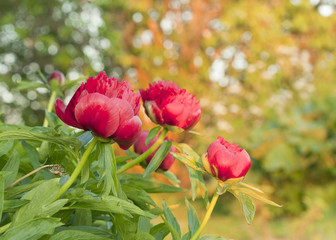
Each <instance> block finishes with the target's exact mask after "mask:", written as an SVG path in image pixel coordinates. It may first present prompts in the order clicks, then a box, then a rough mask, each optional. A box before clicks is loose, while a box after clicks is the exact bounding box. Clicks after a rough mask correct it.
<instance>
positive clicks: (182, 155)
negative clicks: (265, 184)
mask: <svg viewBox="0 0 336 240" xmlns="http://www.w3.org/2000/svg"><path fill="white" fill-rule="evenodd" d="M57 76H60V74H59V73H57V74H54V75H52V76H51V77H50V79H56V80H57V78H58V77H57ZM45 82H46V84H47V85H46V86H45V87H47V88H49V90H50V92H51V95H50V100H49V104H48V107H47V111H46V116H45V121H44V123H43V126H42V127H39V126H36V127H27V126H19V125H9V124H1V125H0V143H1V145H0V160H1V163H2V169H1V172H0V213H1V216H2V218H1V226H0V234H1V237H2V239H20V240H22V239H29V240H31V239H50V240H57V239H164V238H165V237H167V236H168V237H169V238H173V239H174V240H177V239H183V240H189V239H190V240H196V239H209V238H210V237H209V236H203V237H201V234H202V231H203V229H204V228H205V226H206V224H207V222H208V220H209V218H210V216H211V213H212V211H213V209H214V207H215V205H216V202H217V199H218V198H219V196H220V195H222V194H224V193H225V192H230V193H232V194H233V195H234V196H235V197H236V198H237V199H238V200H239V202H240V203H241V205H242V209H243V212H244V214H245V217H246V220H247V221H248V223H251V222H252V220H253V216H254V212H255V206H254V204H253V200H252V198H256V199H259V200H262V201H263V202H265V203H268V204H271V205H274V206H279V205H277V204H276V203H274V202H272V201H270V200H268V199H267V198H266V196H265V195H264V194H263V192H262V191H261V190H259V189H256V188H254V187H252V186H250V185H248V184H246V183H244V182H243V180H244V176H245V174H246V173H247V171H248V170H249V168H250V165H251V160H250V157H249V154H248V153H247V152H246V151H245V150H243V149H240V148H238V146H237V145H235V144H230V143H228V142H226V141H225V140H224V139H223V138H221V137H218V139H217V140H215V141H214V142H213V143H212V144H211V145H210V146H209V149H208V152H207V153H205V154H203V157H200V155H199V153H197V152H196V151H195V150H193V149H192V148H191V147H190V146H189V145H187V144H186V143H177V142H173V141H172V140H169V139H168V138H167V137H166V135H167V133H168V131H170V130H176V128H179V129H183V130H184V131H188V130H190V129H192V128H193V127H194V126H195V124H196V123H197V122H198V121H199V120H200V117H201V107H200V105H199V102H198V101H197V100H196V98H195V96H193V95H192V94H191V93H188V92H186V90H184V89H180V88H179V87H178V86H177V85H176V84H175V83H172V82H165V81H159V82H155V83H152V84H151V85H150V86H149V88H148V89H147V90H143V89H141V90H140V93H141V98H142V101H143V104H144V107H145V108H146V113H147V114H148V116H149V117H150V118H151V119H152V121H153V122H154V123H157V124H159V126H156V127H154V128H152V129H151V130H150V131H149V132H147V131H142V132H141V128H142V124H141V120H140V118H139V117H138V113H139V108H140V94H139V93H134V91H133V90H132V89H131V88H130V85H129V84H128V83H127V82H124V81H118V80H117V79H115V78H109V77H108V76H107V75H106V74H105V72H101V73H99V74H98V75H97V76H96V77H90V78H88V79H87V81H86V82H85V83H82V84H81V85H80V87H79V88H78V89H77V91H76V92H75V94H74V95H73V97H72V98H71V100H70V102H69V104H68V105H67V106H65V105H64V103H63V102H62V101H61V100H59V99H58V100H57V101H56V102H55V99H56V95H57V94H60V95H61V94H62V92H63V90H65V89H67V88H69V87H71V86H72V85H74V84H75V83H76V82H77V81H74V82H73V83H71V82H70V83H63V82H59V84H51V82H52V81H50V82H49V83H48V81H45ZM53 106H55V111H56V114H55V113H53V112H52V107H53ZM64 123H65V124H66V125H70V126H72V127H74V128H78V129H81V130H80V131H78V130H74V129H73V128H69V127H68V126H66V125H65V124H64ZM179 132H180V133H179V134H185V133H183V131H182V132H181V131H179ZM114 142H116V143H117V144H118V145H119V147H120V148H121V149H122V150H124V154H123V155H122V156H116V155H115V153H114V148H112V145H113V143H114ZM134 143H135V145H134V152H133V151H131V149H132V148H131V146H132V145H133V144H134ZM174 158H176V159H177V160H179V161H180V162H181V163H182V164H184V165H185V166H186V168H187V169H188V172H189V176H190V181H191V185H192V188H191V191H192V200H195V198H196V197H200V198H202V199H203V200H204V201H205V202H206V203H207V201H208V197H207V188H206V184H205V181H204V179H203V176H204V174H208V175H210V176H212V177H214V178H215V179H216V180H217V182H218V186H217V190H216V192H215V193H213V197H212V199H211V202H210V203H208V208H207V213H206V214H205V216H204V217H202V218H201V219H202V220H201V221H199V218H198V217H199V216H197V214H196V211H195V209H194V208H193V206H192V204H190V203H189V202H188V201H186V204H187V207H188V217H189V221H188V223H189V231H188V232H186V233H184V234H183V235H182V233H181V228H180V226H179V223H178V220H177V219H176V218H175V217H174V215H173V213H172V212H171V210H170V209H169V207H168V205H167V204H166V203H165V202H164V201H163V203H162V206H163V208H160V207H159V206H158V205H157V203H156V202H154V201H153V199H152V198H151V195H150V193H174V192H179V191H182V190H183V189H181V188H180V187H179V186H178V183H179V182H178V179H177V178H176V177H175V176H174V175H173V174H172V173H171V172H169V171H168V170H169V168H170V166H171V164H172V163H173V161H174ZM144 162H146V163H147V164H143V163H144ZM138 164H142V165H145V171H144V173H143V174H131V173H127V172H126V171H127V170H128V169H130V168H132V167H133V166H135V165H138ZM157 169H161V170H164V171H158V172H157V174H163V175H164V176H165V177H166V178H168V179H169V180H170V181H171V182H173V185H168V184H164V183H162V182H160V181H158V180H157V179H156V178H153V175H152V173H153V172H155V171H156V170H157ZM199 187H202V188H203V191H204V192H206V194H205V195H204V196H197V191H198V188H199ZM155 218H160V219H162V222H161V223H154V222H151V220H152V219H155ZM156 222H157V221H156Z"/></svg>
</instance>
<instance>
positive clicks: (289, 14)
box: [0, 0, 336, 240]
mask: <svg viewBox="0 0 336 240" xmlns="http://www.w3.org/2000/svg"><path fill="white" fill-rule="evenodd" d="M334 4H336V3H335V1H332V0H321V1H319V0H310V1H304V0H302V1H300V0H291V1H280V0H271V1H255V0H249V1H247V0H245V1H225V0H223V1H219V0H192V1H191V0H162V1H155V0H142V1H139V0H129V1H122V0H113V1H108V0H97V1H71V0H54V1H44V0H34V1H31V0H20V1H16V0H6V1H1V2H0V114H1V115H0V121H2V122H4V123H13V124H26V125H29V126H36V125H41V124H42V121H43V118H44V109H45V107H46V105H47V102H48V98H49V93H48V91H47V90H46V89H44V88H37V89H33V90H29V91H18V90H15V88H16V87H17V86H18V83H20V82H21V81H31V82H36V83H38V82H41V76H40V73H42V74H43V75H45V76H48V75H49V74H50V73H51V72H52V71H53V70H54V69H58V70H60V71H62V72H64V74H65V75H66V77H67V79H69V80H75V79H78V78H80V77H83V76H84V77H85V76H92V75H96V74H97V72H99V71H102V70H105V71H106V72H107V74H108V75H110V76H113V77H116V78H118V79H124V80H127V81H129V82H130V84H131V85H132V87H133V88H134V89H139V88H146V87H147V86H148V83H150V82H152V81H155V80H159V79H164V80H170V81H174V82H176V83H178V84H179V85H180V86H181V87H182V88H186V89H187V90H188V91H189V92H191V93H193V94H194V95H196V96H197V98H198V99H199V100H200V103H201V106H202V110H203V114H202V119H201V121H200V123H199V124H198V125H197V126H196V127H195V129H194V130H196V131H198V132H200V133H201V134H202V135H201V136H197V135H191V134H185V135H183V136H177V139H178V140H181V141H187V142H188V143H189V144H190V145H191V146H193V147H194V149H195V150H196V151H197V152H199V153H200V154H202V153H203V152H205V151H206V150H207V147H208V145H209V144H210V143H211V142H212V141H214V140H215V138H217V136H219V135H220V136H222V137H224V139H226V140H228V141H230V142H236V143H238V144H240V146H241V147H242V148H246V149H247V150H248V152H249V153H250V155H251V157H252V168H251V170H250V171H249V173H248V175H247V177H246V182H248V183H250V184H252V185H254V186H257V187H259V188H261V189H263V190H265V192H267V193H268V194H269V195H270V196H272V200H274V201H275V202H277V203H279V204H281V205H283V207H282V208H275V207H268V206H265V205H263V204H261V203H260V202H258V201H256V202H255V203H256V206H257V213H256V218H255V221H254V223H253V224H252V225H247V223H246V222H245V220H244V217H243V214H242V212H241V210H240V207H239V205H238V203H237V201H234V199H233V197H231V196H230V195H229V194H227V195H224V196H223V197H222V198H221V199H220V201H219V203H218V204H217V206H216V208H215V212H214V214H213V217H212V220H211V221H210V223H209V224H208V226H207V228H206V230H205V232H206V233H217V234H220V235H222V236H224V237H227V238H234V239H323V240H327V239H336V228H335V226H336V181H335V180H334V179H335V177H336V165H335V164H336V160H335V155H336V136H335V135H336V84H335V83H336V79H335V72H336V59H335V52H336V41H335V39H336V38H335V36H336V14H334V11H335V6H334ZM74 90H75V89H72V90H71V91H72V92H73V91H74ZM71 91H69V92H66V94H65V97H63V98H65V99H66V100H65V101H68V100H69V96H71V94H72V92H71ZM142 115H143V121H144V128H147V129H148V128H150V127H151V125H150V122H149V120H148V119H147V118H146V117H145V116H144V114H143V112H142ZM175 137H176V136H175ZM173 171H174V172H175V174H176V175H177V176H178V177H180V178H181V179H182V180H183V182H182V186H185V187H188V184H189V182H188V178H186V177H184V176H185V169H184V167H183V166H182V165H180V164H179V163H175V164H174V168H173ZM209 186H210V188H209V191H210V193H211V191H214V188H213V187H212V188H211V186H213V183H211V182H209ZM165 197H166V198H168V199H169V200H168V201H169V202H170V203H171V204H177V207H176V211H175V213H176V215H177V216H178V217H179V221H180V222H181V224H182V226H183V227H184V229H185V230H186V228H187V218H186V209H185V207H184V197H189V195H188V194H187V193H183V194H182V195H176V196H175V195H174V196H171V195H169V196H165ZM194 205H195V206H196V207H197V208H198V209H199V211H198V215H199V217H200V218H202V217H203V215H204V204H203V203H202V202H201V201H196V202H195V203H194Z"/></svg>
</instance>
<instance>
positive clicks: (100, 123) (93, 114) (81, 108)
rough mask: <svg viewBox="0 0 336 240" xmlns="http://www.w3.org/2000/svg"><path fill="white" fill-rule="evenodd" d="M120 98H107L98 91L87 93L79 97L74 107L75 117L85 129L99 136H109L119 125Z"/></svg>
mask: <svg viewBox="0 0 336 240" xmlns="http://www.w3.org/2000/svg"><path fill="white" fill-rule="evenodd" d="M121 102H122V100H120V99H117V98H112V99H111V98H108V97H106V96H104V95H102V94H100V93H92V94H88V95H86V96H84V97H82V98H81V99H80V101H79V102H78V104H77V106H76V108H75V117H76V119H77V121H78V122H79V123H80V124H81V125H82V126H83V128H84V129H85V130H88V129H90V130H92V131H93V132H95V133H98V134H99V135H100V136H102V137H104V138H107V137H109V136H111V135H112V134H113V133H115V131H116V130H117V128H118V125H119V109H120V108H118V107H117V106H119V105H120V104H121Z"/></svg>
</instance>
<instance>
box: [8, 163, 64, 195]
mask: <svg viewBox="0 0 336 240" xmlns="http://www.w3.org/2000/svg"><path fill="white" fill-rule="evenodd" d="M57 166H59V165H58V164H49V165H44V166H42V167H39V168H37V169H35V170H34V171H31V172H30V173H27V174H26V175H24V176H23V177H21V178H19V179H18V180H16V181H15V182H13V183H12V184H11V185H9V186H8V187H6V188H5V190H8V189H10V188H11V187H13V186H14V185H15V184H17V183H19V182H21V181H22V180H23V179H25V178H27V177H29V176H30V175H33V174H34V173H37V172H38V171H40V170H42V169H43V168H47V167H57Z"/></svg>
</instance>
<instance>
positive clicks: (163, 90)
mask: <svg viewBox="0 0 336 240" xmlns="http://www.w3.org/2000/svg"><path fill="white" fill-rule="evenodd" d="M140 94H141V97H142V101H143V104H144V107H145V109H146V114H147V115H148V117H149V118H150V119H151V120H152V121H153V122H155V123H157V124H160V125H168V126H175V127H179V128H182V129H184V130H190V129H192V128H193V127H194V126H195V125H196V123H197V122H198V121H199V120H200V118H201V107H200V105H199V102H197V101H196V98H195V97H194V96H193V95H192V94H191V93H188V92H186V90H185V89H180V88H179V87H178V86H177V84H175V83H173V82H165V81H158V82H154V83H152V84H150V85H149V88H148V89H147V90H143V89H140Z"/></svg>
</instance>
